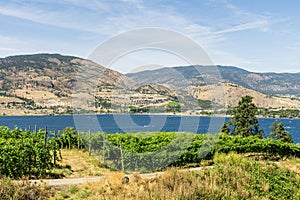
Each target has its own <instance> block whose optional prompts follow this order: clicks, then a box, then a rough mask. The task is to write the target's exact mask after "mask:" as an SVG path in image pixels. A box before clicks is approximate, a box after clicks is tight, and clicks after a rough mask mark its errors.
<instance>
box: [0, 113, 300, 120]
mask: <svg viewBox="0 0 300 200" xmlns="http://www.w3.org/2000/svg"><path fill="white" fill-rule="evenodd" d="M74 115H76V116H78V115H166V116H183V117H225V118H230V117H232V116H231V115H220V114H216V115H197V114H193V113H192V114H190V113H175V114H174V113H82V114H54V115H42V114H35V115H0V117H59V116H62V117H63V116H74ZM257 118H259V119H300V118H299V117H293V118H290V117H263V116H260V115H258V116H257Z"/></svg>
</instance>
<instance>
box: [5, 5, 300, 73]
mask: <svg viewBox="0 0 300 200" xmlns="http://www.w3.org/2000/svg"><path fill="white" fill-rule="evenodd" d="M299 9H300V1H298V0H189V1H184V0H182V1H179V0H114V1H113V0H111V1H109V0H105V1H102V0H59V1H55V0H53V1H49V0H0V24H1V29H0V57H6V56H11V55H20V54H34V53H60V54H63V55H72V56H79V57H82V58H90V55H91V54H92V53H93V52H94V50H95V49H96V48H97V47H99V46H101V44H103V43H104V42H105V41H107V40H109V39H111V38H115V37H117V36H118V35H119V34H122V33H126V32H127V31H131V30H136V29H143V28H161V29H166V30H171V31H174V32H177V33H180V34H182V35H184V36H186V37H188V38H189V39H191V40H193V41H194V42H196V43H197V44H198V45H199V46H200V47H201V48H202V49H203V50H204V51H205V52H206V53H207V55H208V57H209V58H210V59H211V61H212V63H214V64H219V65H230V66H237V67H240V68H243V69H246V70H249V71H254V72H300V14H299V13H300V12H299ZM110 50H111V49H110ZM107 51H109V50H107ZM100 64H101V63H100ZM198 64H203V63H198ZM204 64H205V63H204ZM176 65H188V63H187V62H186V61H184V60H182V59H181V58H180V57H178V55H174V54H170V52H169V53H168V52H163V51H159V50H153V49H150V50H149V49H140V50H139V51H135V52H129V53H127V54H126V55H123V56H122V57H120V58H118V59H116V60H114V62H113V63H111V64H110V65H109V66H106V67H110V68H112V69H116V70H118V71H120V72H123V73H126V72H132V71H139V70H141V69H145V68H147V67H148V66H151V67H152V68H157V67H161V66H176Z"/></svg>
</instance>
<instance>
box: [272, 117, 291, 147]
mask: <svg viewBox="0 0 300 200" xmlns="http://www.w3.org/2000/svg"><path fill="white" fill-rule="evenodd" d="M270 129H271V132H270V137H271V138H272V139H274V140H279V141H282V142H288V143H294V140H293V138H292V136H291V134H290V133H289V132H288V131H286V130H285V129H284V125H283V123H282V122H279V123H278V122H277V121H274V122H273V124H272V126H270Z"/></svg>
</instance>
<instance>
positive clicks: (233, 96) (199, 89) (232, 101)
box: [187, 83, 300, 109]
mask: <svg viewBox="0 0 300 200" xmlns="http://www.w3.org/2000/svg"><path fill="white" fill-rule="evenodd" d="M187 90H188V91H189V92H190V93H191V94H192V95H193V96H194V97H196V98H198V99H201V100H212V99H211V91H212V90H216V91H223V92H224V97H225V102H226V103H225V104H226V107H231V106H236V105H237V103H238V101H239V100H240V99H241V97H242V96H245V95H249V96H252V97H254V98H253V102H254V103H255V104H256V105H257V106H258V107H261V108H286V109H299V108H300V101H298V100H291V99H290V98H282V97H275V96H270V95H266V94H263V93H260V92H257V91H254V90H251V89H248V88H245V87H242V86H240V85H236V84H232V83H220V84H217V85H208V86H204V85H203V86H191V87H189V88H188V89H187ZM222 100H223V99H215V102H216V103H219V102H222Z"/></svg>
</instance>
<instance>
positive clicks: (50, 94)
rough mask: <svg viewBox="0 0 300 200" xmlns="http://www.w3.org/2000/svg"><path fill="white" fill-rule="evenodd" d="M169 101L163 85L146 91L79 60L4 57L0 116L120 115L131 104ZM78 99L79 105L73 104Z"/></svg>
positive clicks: (0, 70) (48, 56) (0, 71)
mask: <svg viewBox="0 0 300 200" xmlns="http://www.w3.org/2000/svg"><path fill="white" fill-rule="evenodd" d="M142 88H143V90H141V91H139V89H142ZM147 88H148V89H147ZM151 88H152V89H151ZM150 89H151V90H152V92H153V90H156V95H153V94H151V93H152V92H151V91H150ZM147 90H149V91H150V92H146V91H147ZM145 92H146V93H145ZM168 98H169V91H168V90H167V89H166V88H164V87H163V86H159V85H154V86H151V87H149V85H148V86H144V87H143V86H142V85H138V84H137V83H136V82H134V81H133V80H131V79H129V78H127V77H126V76H124V75H123V74H121V73H119V72H116V71H113V70H110V69H108V68H105V67H102V66H100V65H99V64H96V63H94V62H92V61H89V60H85V59H82V58H78V57H72V56H63V55H59V54H35V55H20V56H10V57H6V58H1V59H0V102H1V104H0V115H48V114H63V113H64V114H71V113H73V112H78V113H86V112H107V111H114V112H118V111H120V110H124V109H125V111H126V110H127V109H128V105H131V104H132V103H133V102H134V103H135V105H136V106H143V105H144V104H145V101H146V103H148V101H147V100H148V99H151V101H152V104H153V105H155V104H156V100H157V99H160V101H161V102H168V101H169V99H168ZM77 99H80V102H79V105H76V104H74V102H75V101H74V100H77ZM72 100H73V102H72ZM74 105H75V108H74ZM121 105H124V106H125V107H126V108H120V106H121ZM74 109H75V110H74Z"/></svg>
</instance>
